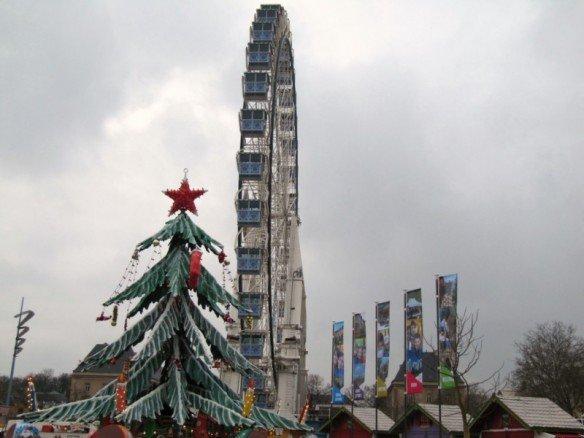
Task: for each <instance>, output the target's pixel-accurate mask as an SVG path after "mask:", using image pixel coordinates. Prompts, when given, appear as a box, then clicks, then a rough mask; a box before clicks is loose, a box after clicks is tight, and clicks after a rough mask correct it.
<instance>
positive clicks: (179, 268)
mask: <svg viewBox="0 0 584 438" xmlns="http://www.w3.org/2000/svg"><path fill="white" fill-rule="evenodd" d="M164 193H165V194H166V195H167V196H169V197H170V198H172V200H173V204H172V207H171V209H170V215H171V216H172V215H174V214H176V213H178V214H176V216H174V217H173V218H172V219H171V220H169V221H168V222H166V224H165V225H164V227H163V228H162V230H160V231H159V232H158V233H156V234H155V235H153V236H152V237H150V238H148V239H146V240H144V241H143V242H141V243H140V244H138V246H137V248H136V251H137V252H136V253H135V256H134V257H135V258H137V255H138V254H139V253H140V252H142V251H145V250H147V249H148V248H151V247H152V246H156V247H160V246H162V245H163V244H168V251H167V253H166V255H165V256H164V257H162V258H161V260H160V261H158V262H157V263H156V264H154V265H153V266H152V267H151V268H150V269H148V270H146V272H145V273H144V274H143V275H142V276H141V277H140V278H139V279H138V280H136V281H134V282H132V283H131V284H130V285H129V286H128V287H126V288H125V289H123V290H121V291H119V292H118V293H115V294H114V295H113V296H112V297H111V298H110V299H108V300H107V301H106V302H105V303H104V306H112V305H113V306H114V310H113V318H114V321H115V319H116V318H117V306H118V305H119V304H120V303H123V302H127V301H130V300H132V302H134V305H133V307H132V308H131V309H129V311H128V314H127V317H128V318H136V319H137V321H136V322H135V323H134V324H133V325H131V326H130V327H129V328H127V329H126V330H125V331H124V333H123V335H122V336H121V337H120V338H119V339H117V340H116V341H114V342H112V343H110V344H107V345H106V346H105V347H103V348H102V349H101V350H99V351H98V352H96V353H94V354H93V355H91V356H89V357H88V358H86V360H85V361H84V362H83V363H82V364H81V367H82V368H83V369H86V370H89V369H91V368H94V367H99V366H101V365H103V364H106V363H108V362H110V363H113V362H115V361H116V360H118V358H120V357H121V356H122V355H123V354H124V352H126V351H128V350H129V349H130V348H132V347H134V346H136V345H137V344H139V343H141V342H143V341H144V343H143V345H142V348H141V349H140V350H139V351H138V352H137V353H136V355H135V356H134V357H133V358H132V360H131V361H130V362H126V363H125V364H124V371H123V372H122V373H121V375H120V376H119V377H118V379H116V380H113V381H112V382H110V383H109V384H108V385H106V386H105V387H103V388H102V389H101V390H100V391H99V392H98V393H96V394H95V395H94V396H93V397H91V398H89V399H86V400H81V401H77V402H73V403H67V404H64V405H60V406H56V407H53V408H50V409H46V410H41V411H37V412H31V413H27V414H23V417H24V418H25V419H27V420H29V421H76V422H94V421H104V420H106V422H116V423H121V424H124V425H126V426H127V427H129V428H131V429H134V430H136V429H139V430H148V427H146V426H145V425H146V424H148V425H149V426H150V427H151V426H153V425H154V427H155V426H156V423H157V422H165V423H166V424H168V423H169V422H170V423H172V424H173V425H174V426H175V427H176V426H182V425H185V424H186V423H188V424H191V425H192V424H195V423H196V418H197V415H199V416H200V414H201V413H203V414H204V415H206V416H207V417H210V418H211V419H212V420H213V421H214V422H216V423H217V424H219V425H221V426H223V427H224V428H226V429H227V430H231V431H233V432H235V431H241V432H240V433H242V432H245V431H246V430H250V429H252V428H261V429H266V430H273V429H276V428H282V429H289V430H305V429H306V427H305V426H303V425H301V424H299V423H298V422H296V421H292V420H290V419H286V418H284V417H281V416H279V415H277V414H276V413H274V412H272V411H268V410H264V409H261V408H259V407H255V406H253V389H251V390H250V391H248V392H247V394H246V397H245V400H242V399H241V398H240V397H239V395H238V394H237V393H236V392H234V391H232V390H231V389H230V388H229V387H228V386H227V385H225V384H224V383H223V382H222V381H221V380H220V379H219V378H218V377H217V376H216V374H215V373H214V372H213V370H212V367H213V364H214V363H215V362H216V361H221V362H222V363H223V364H225V366H229V367H232V368H233V369H234V370H236V371H238V372H239V373H241V374H242V375H244V376H245V377H247V379H248V380H250V381H252V382H253V381H254V379H260V378H262V375H261V372H260V370H259V369H257V368H256V367H255V366H254V365H252V364H251V363H250V362H249V361H248V360H247V359H246V358H245V357H244V356H242V355H241V354H240V352H239V351H237V350H235V349H233V348H232V347H231V346H230V345H229V343H228V342H227V340H226V339H225V338H224V337H223V335H222V334H221V333H220V332H219V330H217V328H216V327H215V326H214V325H213V324H212V323H211V322H210V321H209V320H208V319H207V318H206V317H205V314H204V313H203V312H202V310H201V308H203V309H207V310H209V311H210V312H212V313H214V314H215V315H217V316H218V317H220V318H222V319H223V320H227V321H228V320H230V317H229V313H228V309H229V307H230V306H234V307H236V308H238V309H240V308H241V305H240V303H239V302H238V301H237V299H236V298H235V297H234V296H233V295H231V294H230V293H229V292H228V291H227V290H226V288H225V287H224V285H221V284H219V283H218V282H217V281H216V279H215V278H214V277H213V276H212V275H211V274H210V273H209V271H208V270H207V269H205V267H203V266H202V264H201V260H202V250H205V251H207V252H210V253H213V254H214V255H215V256H217V258H218V261H219V263H221V264H224V265H226V264H227V261H226V260H225V253H224V252H223V246H222V245H221V244H220V243H219V242H217V241H216V240H214V239H213V238H211V237H210V236H209V235H208V234H207V233H205V231H203V229H201V228H200V227H199V226H197V225H196V224H195V223H194V222H193V220H192V219H191V217H190V216H189V214H188V213H187V211H190V212H191V213H193V214H195V215H196V212H197V211H196V208H195V204H194V201H195V199H196V198H198V197H200V196H201V195H203V194H204V193H205V190H192V189H191V188H190V187H189V183H188V180H187V179H186V176H185V179H184V180H183V181H182V183H181V185H180V188H179V189H178V190H167V191H166V192H164ZM100 319H107V318H104V317H103V314H102V316H101V317H100V318H98V320H100Z"/></svg>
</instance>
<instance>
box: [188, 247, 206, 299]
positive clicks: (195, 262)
mask: <svg viewBox="0 0 584 438" xmlns="http://www.w3.org/2000/svg"><path fill="white" fill-rule="evenodd" d="M202 257H203V253H202V252H201V251H200V250H198V249H195V250H194V251H193V252H192V253H191V263H190V266H189V288H191V289H193V290H196V289H197V286H198V285H199V277H200V276H201V258H202Z"/></svg>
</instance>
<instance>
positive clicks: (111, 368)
mask: <svg viewBox="0 0 584 438" xmlns="http://www.w3.org/2000/svg"><path fill="white" fill-rule="evenodd" d="M105 347H107V344H106V343H103V344H96V345H95V346H94V347H93V348H92V349H91V351H90V352H89V353H88V354H87V356H85V358H84V359H83V360H82V361H81V363H80V364H79V365H77V368H75V369H74V370H73V372H74V373H91V374H120V373H121V372H122V368H123V367H124V362H125V361H126V360H129V359H131V358H132V357H133V356H134V351H133V350H132V349H131V348H130V349H128V350H126V351H125V352H123V353H122V355H121V356H120V357H119V358H118V360H116V362H115V363H113V364H112V363H110V362H107V363H105V364H103V365H102V366H100V367H93V368H89V369H86V370H84V369H83V367H82V365H83V362H85V361H86V360H87V359H88V358H89V357H90V356H92V355H94V354H95V353H97V352H98V351H99V350H101V349H102V348H105Z"/></svg>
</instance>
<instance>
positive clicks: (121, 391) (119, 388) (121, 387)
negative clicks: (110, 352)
mask: <svg viewBox="0 0 584 438" xmlns="http://www.w3.org/2000/svg"><path fill="white" fill-rule="evenodd" d="M129 370H130V361H126V362H124V367H123V369H122V372H121V373H120V375H119V376H118V382H117V383H116V412H117V413H118V414H119V413H121V412H122V411H123V410H124V409H126V406H128V399H127V397H126V385H127V382H128V371H129Z"/></svg>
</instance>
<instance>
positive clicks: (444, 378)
mask: <svg viewBox="0 0 584 438" xmlns="http://www.w3.org/2000/svg"><path fill="white" fill-rule="evenodd" d="M438 372H439V373H440V388H442V389H454V387H455V386H456V385H455V384H454V374H453V373H452V371H451V370H450V368H448V367H447V366H444V365H439V366H438Z"/></svg>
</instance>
